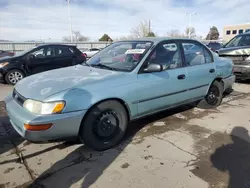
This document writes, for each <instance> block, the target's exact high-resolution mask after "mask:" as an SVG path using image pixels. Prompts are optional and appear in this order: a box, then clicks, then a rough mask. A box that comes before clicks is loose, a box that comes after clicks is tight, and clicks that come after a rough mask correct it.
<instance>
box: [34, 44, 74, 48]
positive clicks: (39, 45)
mask: <svg viewBox="0 0 250 188" xmlns="http://www.w3.org/2000/svg"><path fill="white" fill-rule="evenodd" d="M41 46H44V47H45V46H68V47H75V45H70V44H56V43H51V44H38V45H37V46H36V47H41Z"/></svg>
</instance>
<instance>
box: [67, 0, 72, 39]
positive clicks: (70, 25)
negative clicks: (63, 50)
mask: <svg viewBox="0 0 250 188" xmlns="http://www.w3.org/2000/svg"><path fill="white" fill-rule="evenodd" d="M66 1H67V2H68V13H69V30H70V41H71V42H73V34H72V23H71V13H70V0H66Z"/></svg>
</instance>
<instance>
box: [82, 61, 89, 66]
mask: <svg viewBox="0 0 250 188" xmlns="http://www.w3.org/2000/svg"><path fill="white" fill-rule="evenodd" d="M83 64H84V65H87V66H88V67H91V65H90V64H88V63H87V61H84V62H83Z"/></svg>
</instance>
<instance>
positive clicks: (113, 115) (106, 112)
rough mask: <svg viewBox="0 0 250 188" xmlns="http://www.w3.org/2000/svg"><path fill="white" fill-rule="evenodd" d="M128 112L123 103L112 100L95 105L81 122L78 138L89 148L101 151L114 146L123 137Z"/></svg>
mask: <svg viewBox="0 0 250 188" xmlns="http://www.w3.org/2000/svg"><path fill="white" fill-rule="evenodd" d="M127 125H128V114H127V112H126V109H125V108H124V107H123V105H122V104H121V103H120V102H118V101H114V100H110V101H104V102H102V103H99V104H97V105H95V106H94V107H93V108H91V110H90V111H89V112H88V113H87V114H86V118H84V120H83V121H82V123H81V128H80V132H79V138H80V140H82V141H83V143H84V144H86V145H87V146H89V147H90V148H92V149H94V150H97V151H103V150H106V149H109V148H112V147H114V146H115V145H117V144H119V142H120V141H121V140H122V138H123V137H124V134H125V131H126V129H127Z"/></svg>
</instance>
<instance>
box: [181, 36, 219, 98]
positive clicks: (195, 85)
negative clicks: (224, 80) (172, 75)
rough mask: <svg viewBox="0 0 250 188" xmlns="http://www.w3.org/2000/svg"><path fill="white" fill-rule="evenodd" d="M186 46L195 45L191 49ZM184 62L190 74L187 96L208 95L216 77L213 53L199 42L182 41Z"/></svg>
mask: <svg viewBox="0 0 250 188" xmlns="http://www.w3.org/2000/svg"><path fill="white" fill-rule="evenodd" d="M186 45H193V47H191V48H190V49H186V48H184V46H186ZM182 46H183V48H182V49H183V54H184V60H185V64H186V70H187V74H188V82H187V88H188V91H187V96H188V97H189V98H200V97H204V96H205V95H206V94H207V91H208V88H209V86H210V84H211V83H212V81H213V80H214V79H215V77H216V72H215V71H216V67H215V63H213V56H212V54H211V52H210V51H209V50H208V49H207V48H206V47H205V46H204V45H202V44H201V43H199V42H197V41H191V40H187V41H185V40H184V41H182Z"/></svg>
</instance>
